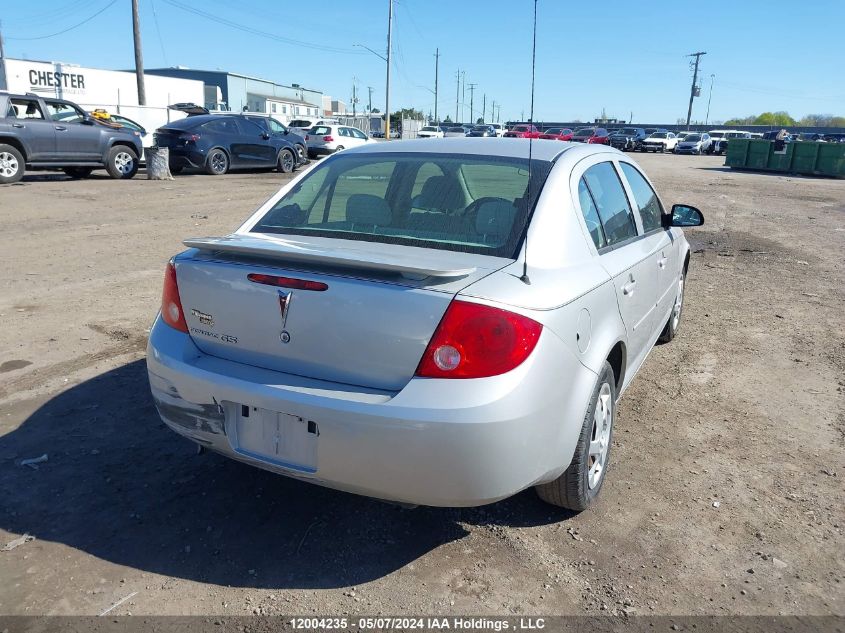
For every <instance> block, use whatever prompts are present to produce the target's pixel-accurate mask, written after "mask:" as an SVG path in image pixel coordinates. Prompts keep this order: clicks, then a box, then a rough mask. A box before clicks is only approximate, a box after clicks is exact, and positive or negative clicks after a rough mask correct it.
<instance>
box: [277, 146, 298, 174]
mask: <svg viewBox="0 0 845 633" xmlns="http://www.w3.org/2000/svg"><path fill="white" fill-rule="evenodd" d="M295 167H296V156H294V155H293V152H292V151H290V150H289V149H283V150H282V151H281V152H279V156H278V158H276V169H278V170H279V171H280V172H282V173H283V174H289V173H291V172H292V171H293V170H294V168H295Z"/></svg>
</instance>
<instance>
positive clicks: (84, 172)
mask: <svg viewBox="0 0 845 633" xmlns="http://www.w3.org/2000/svg"><path fill="white" fill-rule="evenodd" d="M62 171H63V172H65V173H66V174H67V175H68V176H70V177H71V178H88V176H90V175H91V172H92V171H94V170H93V168H91V167H65V168H64V169H62Z"/></svg>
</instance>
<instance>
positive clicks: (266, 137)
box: [261, 132, 270, 141]
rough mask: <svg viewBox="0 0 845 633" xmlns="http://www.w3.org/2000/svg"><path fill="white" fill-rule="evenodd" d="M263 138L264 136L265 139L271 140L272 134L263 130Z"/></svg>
mask: <svg viewBox="0 0 845 633" xmlns="http://www.w3.org/2000/svg"><path fill="white" fill-rule="evenodd" d="M261 138H263V139H264V140H265V141H267V140H270V135H269V134H268V133H267V132H262V133H261Z"/></svg>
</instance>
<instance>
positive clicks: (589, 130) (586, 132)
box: [575, 127, 596, 136]
mask: <svg viewBox="0 0 845 633" xmlns="http://www.w3.org/2000/svg"><path fill="white" fill-rule="evenodd" d="M595 132H596V128H594V127H582V128H580V129H578V130H575V136H592V135H593V134H595Z"/></svg>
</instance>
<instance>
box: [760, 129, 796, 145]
mask: <svg viewBox="0 0 845 633" xmlns="http://www.w3.org/2000/svg"><path fill="white" fill-rule="evenodd" d="M779 133H780V130H769V131H768V132H763V135H762V136H761V137H760V138H763V139H765V140H767V141H774V140H776V139H777V136H778V134H779ZM794 140H795V135H794V134H790V133H789V132H787V133H786V138H785V139H784V142H786V143H791V142H792V141H794Z"/></svg>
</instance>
